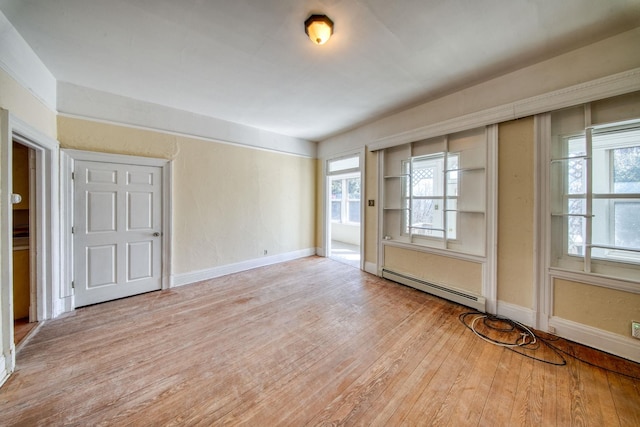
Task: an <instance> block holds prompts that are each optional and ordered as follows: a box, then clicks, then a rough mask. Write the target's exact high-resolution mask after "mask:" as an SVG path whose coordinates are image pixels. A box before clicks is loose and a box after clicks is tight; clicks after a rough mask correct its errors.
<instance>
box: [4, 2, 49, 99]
mask: <svg viewBox="0 0 640 427" xmlns="http://www.w3.org/2000/svg"><path fill="white" fill-rule="evenodd" d="M0 68H2V69H3V70H4V71H5V72H6V73H7V74H9V75H10V76H11V77H12V78H13V79H14V80H15V81H17V82H18V83H19V84H20V85H21V86H23V87H24V88H26V89H27V90H29V91H30V92H31V93H32V94H33V95H34V96H35V97H36V98H37V99H39V100H40V101H41V102H42V103H43V104H44V105H46V106H47V107H48V108H49V109H51V110H52V111H55V110H56V79H55V77H54V76H53V74H51V72H50V71H49V69H48V68H47V67H46V66H45V65H44V63H43V62H42V61H41V60H40V58H38V55H36V53H35V52H34V51H33V49H31V46H29V45H28V44H27V42H26V41H25V40H24V39H23V38H22V36H21V35H20V34H19V33H18V31H17V30H16V29H15V28H14V27H13V25H11V22H9V20H8V19H7V18H6V16H4V14H3V13H2V12H0Z"/></svg>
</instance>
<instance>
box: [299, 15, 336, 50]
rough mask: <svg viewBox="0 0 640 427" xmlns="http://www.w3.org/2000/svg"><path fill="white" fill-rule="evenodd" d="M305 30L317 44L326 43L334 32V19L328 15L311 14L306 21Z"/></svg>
mask: <svg viewBox="0 0 640 427" xmlns="http://www.w3.org/2000/svg"><path fill="white" fill-rule="evenodd" d="M304 31H305V33H307V35H308V36H309V39H311V41H312V42H314V43H315V44H325V43H326V42H327V40H329V37H331V35H332V34H333V21H332V20H331V19H329V18H328V17H327V16H326V15H311V16H310V17H309V18H307V20H306V21H304Z"/></svg>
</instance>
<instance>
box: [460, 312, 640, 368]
mask: <svg viewBox="0 0 640 427" xmlns="http://www.w3.org/2000/svg"><path fill="white" fill-rule="evenodd" d="M472 316H473V319H471V320H469V318H471V317H472ZM458 318H459V319H460V322H462V324H463V325H464V326H465V327H466V328H468V329H469V330H471V331H472V332H473V333H474V334H476V335H477V336H478V337H479V338H481V339H482V340H484V341H487V342H489V343H491V344H494V345H497V346H500V347H504V348H506V349H508V350H511V351H513V352H515V353H518V354H521V355H523V356H525V357H528V358H529V359H533V360H536V361H538V362H543V363H547V364H550V365H554V366H565V365H566V364H567V359H566V358H565V357H564V356H563V355H567V356H569V357H571V358H573V359H575V360H577V361H579V362H582V363H585V364H587V365H590V366H593V367H595V368H599V369H603V370H605V371H607V372H611V373H614V374H618V375H622V376H625V377H627V378H631V379H633V380H640V377H636V376H633V375H629V374H626V373H624V372H620V371H616V370H613V369H609V368H605V367H604V366H600V365H597V364H595V363H592V362H589V361H587V360H584V359H582V358H580V357H578V356H576V355H574V354H571V353H569V352H567V351H566V350H563V349H561V348H559V347H558V346H556V345H554V344H552V343H553V342H556V341H560V338H559V337H554V338H542V337H540V336H537V335H536V334H534V333H533V331H532V330H531V329H529V328H528V327H526V326H525V325H523V324H522V323H520V322H516V321H515V320H511V319H509V318H506V317H502V316H494V315H491V314H487V313H481V312H479V311H472V312H465V313H462V314H460V316H458ZM481 320H482V325H484V327H485V328H487V329H488V330H489V331H491V332H493V333H494V334H495V333H500V334H507V335H510V336H513V335H516V339H515V340H513V338H511V339H510V340H507V339H505V340H499V339H496V338H492V337H490V336H488V335H487V334H484V333H482V332H480V331H478V326H477V324H478V322H480V321H481ZM540 344H543V345H544V346H546V347H547V348H548V349H549V350H550V351H551V352H552V354H554V355H555V356H556V357H557V358H558V359H559V360H558V361H555V360H550V359H546V358H541V357H537V356H532V355H530V354H526V353H525V351H536V350H540V349H541V346H540ZM623 360H624V359H623Z"/></svg>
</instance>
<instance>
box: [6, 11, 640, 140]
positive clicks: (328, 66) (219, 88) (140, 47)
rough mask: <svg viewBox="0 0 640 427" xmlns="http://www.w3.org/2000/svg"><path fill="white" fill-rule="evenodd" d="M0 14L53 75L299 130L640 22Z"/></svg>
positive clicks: (422, 97)
mask: <svg viewBox="0 0 640 427" xmlns="http://www.w3.org/2000/svg"><path fill="white" fill-rule="evenodd" d="M0 10H2V12H3V13H4V15H5V16H6V17H7V18H8V19H9V20H10V21H11V23H12V24H13V25H14V27H15V28H16V29H17V30H18V31H19V32H20V34H21V35H22V37H24V39H25V40H26V41H27V42H28V43H29V44H30V46H31V47H32V48H33V50H34V51H35V52H36V54H38V56H39V57H40V59H41V60H42V61H43V62H44V63H45V65H46V66H47V67H48V68H49V70H50V71H51V72H52V73H53V75H54V76H55V77H56V79H57V80H58V81H62V82H68V83H72V84H75V85H80V86H85V87H88V88H92V89H96V90H100V91H105V92H109V93H113V94H116V95H122V96H127V97H130V98H135V99H139V100H142V101H147V102H152V103H156V104H160V105H164V106H169V107H173V108H178V109H181V110H185V111H190V112H194V113H198V114H202V115H206V116H211V117H216V118H219V119H223V120H227V121H231V122H235V123H240V124H244V125H249V126H253V127H256V128H260V129H264V130H268V131H271V132H276V133H280V134H284V135H289V136H294V137H298V138H304V139H309V140H322V139H325V138H326V137H328V136H330V135H333V134H337V133H340V132H342V131H345V130H347V129H350V128H353V127H355V126H357V125H359V124H362V123H365V122H367V121H371V120H373V119H375V118H378V117H381V116H383V115H386V114H389V113H391V112H395V111H399V110H401V109H404V108H408V107H410V106H413V105H416V104H417V103H420V102H424V101H427V100H428V99H432V98H434V97H437V96H441V95H444V94H446V93H449V92H452V91H454V90H456V89H460V88H463V87H467V86H470V85H472V84H476V83H479V82H481V81H484V80H487V79H490V78H493V77H496V76H498V75H500V74H504V73H506V72H509V71H513V70H515V69H518V68H521V67H523V66H526V65H529V64H532V63H535V62H538V61H541V60H544V59H547V58H550V57H552V56H555V55H558V54H560V53H563V52H566V51H569V50H572V49H575V48H578V47H581V46H584V45H586V44H589V43H593V42H595V41H597V40H600V39H603V38H606V37H609V36H612V35H615V34H617V33H620V32H623V31H626V30H629V29H632V28H635V27H637V26H640V0H180V1H177V0H108V1H107V0H0ZM311 13H324V14H327V15H328V16H329V17H331V19H333V21H334V22H335V34H334V36H333V38H332V39H331V40H329V42H328V43H327V44H326V45H323V46H316V45H314V44H312V43H311V42H310V41H309V39H308V38H306V36H305V34H304V29H303V22H304V20H305V19H306V18H307V17H308V15H310V14H311ZM594 60H597V58H595V59H594Z"/></svg>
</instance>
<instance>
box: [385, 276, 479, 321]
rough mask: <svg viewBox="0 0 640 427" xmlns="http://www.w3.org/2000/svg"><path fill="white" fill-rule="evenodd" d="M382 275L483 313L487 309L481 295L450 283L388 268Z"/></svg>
mask: <svg viewBox="0 0 640 427" xmlns="http://www.w3.org/2000/svg"><path fill="white" fill-rule="evenodd" d="M382 277H384V278H385V279H389V280H392V281H394V282H397V283H400V284H403V285H406V286H410V287H412V288H415V289H418V290H420V291H423V292H427V293H429V294H432V295H435V296H437V297H440V298H444V299H447V300H449V301H453V302H457V303H458V304H462V305H465V306H467V307H471V308H475V309H476V310H478V311H481V312H483V313H484V312H485V311H486V308H485V298H484V297H483V296H480V295H474V294H472V293H470V292H468V291H464V290H461V289H456V288H454V287H451V286H448V285H438V284H435V283H430V282H426V281H424V280H422V279H418V278H417V277H413V276H410V275H408V274H405V273H397V272H395V271H391V270H388V269H386V268H383V269H382Z"/></svg>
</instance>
